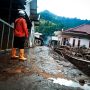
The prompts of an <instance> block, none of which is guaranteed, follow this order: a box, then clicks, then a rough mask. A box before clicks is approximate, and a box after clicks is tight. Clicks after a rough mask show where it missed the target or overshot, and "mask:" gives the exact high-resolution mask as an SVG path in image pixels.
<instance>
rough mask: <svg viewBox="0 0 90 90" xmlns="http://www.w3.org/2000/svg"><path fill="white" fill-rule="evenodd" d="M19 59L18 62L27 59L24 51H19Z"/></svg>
mask: <svg viewBox="0 0 90 90" xmlns="http://www.w3.org/2000/svg"><path fill="white" fill-rule="evenodd" d="M19 59H20V60H26V59H27V58H25V54H24V49H20V52H19Z"/></svg>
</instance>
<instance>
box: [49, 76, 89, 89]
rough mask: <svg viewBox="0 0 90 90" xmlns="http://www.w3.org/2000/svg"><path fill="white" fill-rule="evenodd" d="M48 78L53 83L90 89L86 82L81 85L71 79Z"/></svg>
mask: <svg viewBox="0 0 90 90" xmlns="http://www.w3.org/2000/svg"><path fill="white" fill-rule="evenodd" d="M49 80H53V83H58V84H60V85H64V86H68V87H79V88H81V89H84V90H90V86H88V85H87V84H84V85H83V86H82V85H80V84H79V83H78V82H75V81H72V80H66V79H61V78H57V79H55V78H49Z"/></svg>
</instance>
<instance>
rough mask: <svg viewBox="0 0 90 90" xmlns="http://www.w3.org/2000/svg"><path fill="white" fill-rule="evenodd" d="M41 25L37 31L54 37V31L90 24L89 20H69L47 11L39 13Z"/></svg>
mask: <svg viewBox="0 0 90 90" xmlns="http://www.w3.org/2000/svg"><path fill="white" fill-rule="evenodd" d="M39 14H40V16H41V18H40V25H39V27H36V31H38V32H41V33H43V34H44V35H52V34H53V32H54V31H57V30H62V28H63V29H64V30H66V29H68V28H73V27H76V26H79V25H81V24H90V21H89V20H81V19H77V18H67V17H61V16H57V15H54V14H53V13H51V12H49V11H48V10H45V11H43V12H40V13H39Z"/></svg>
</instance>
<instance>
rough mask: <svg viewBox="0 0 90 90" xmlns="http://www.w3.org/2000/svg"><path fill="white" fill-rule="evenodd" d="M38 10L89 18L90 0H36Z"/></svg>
mask: <svg viewBox="0 0 90 90" xmlns="http://www.w3.org/2000/svg"><path fill="white" fill-rule="evenodd" d="M37 4H38V12H40V11H43V10H49V11H51V12H52V13H54V14H56V15H58V16H65V17H71V18H74V17H77V18H80V19H88V20H90V0H37Z"/></svg>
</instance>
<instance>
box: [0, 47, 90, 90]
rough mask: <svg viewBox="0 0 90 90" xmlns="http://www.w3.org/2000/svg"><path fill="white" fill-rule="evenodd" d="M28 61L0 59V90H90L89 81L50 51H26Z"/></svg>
mask: <svg viewBox="0 0 90 90" xmlns="http://www.w3.org/2000/svg"><path fill="white" fill-rule="evenodd" d="M25 55H26V57H27V58H28V59H27V61H25V62H21V61H19V60H18V59H17V60H11V59H10V53H7V54H3V55H0V90H90V78H89V77H88V76H87V75H85V74H84V73H82V71H80V70H78V69H77V67H75V66H74V65H73V64H71V63H70V62H69V61H67V60H66V59H64V58H62V57H61V56H60V55H59V54H57V53H56V52H54V51H53V50H52V49H50V48H48V47H46V46H42V47H39V46H38V47H35V48H30V49H26V51H25Z"/></svg>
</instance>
